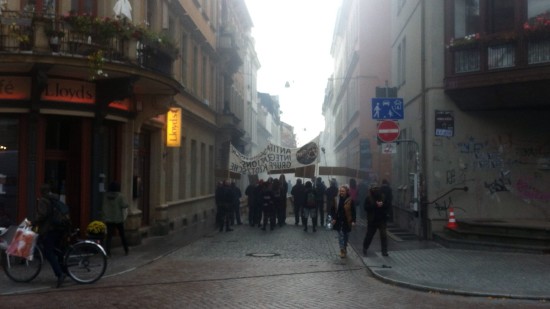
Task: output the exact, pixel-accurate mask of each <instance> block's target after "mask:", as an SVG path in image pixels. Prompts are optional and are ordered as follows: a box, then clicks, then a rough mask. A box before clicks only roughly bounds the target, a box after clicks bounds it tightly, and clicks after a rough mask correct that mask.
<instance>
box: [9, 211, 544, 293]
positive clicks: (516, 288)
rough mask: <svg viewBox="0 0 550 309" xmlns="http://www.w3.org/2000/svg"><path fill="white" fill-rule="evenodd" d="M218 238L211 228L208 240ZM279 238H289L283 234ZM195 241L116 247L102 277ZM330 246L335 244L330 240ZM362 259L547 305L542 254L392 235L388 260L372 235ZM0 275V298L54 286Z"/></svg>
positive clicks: (355, 236)
mask: <svg viewBox="0 0 550 309" xmlns="http://www.w3.org/2000/svg"><path fill="white" fill-rule="evenodd" d="M289 221H293V219H292V220H291V219H289ZM289 227H292V226H289ZM239 231H241V232H244V233H247V231H249V229H247V228H246V227H244V226H243V227H242V228H238V229H236V231H235V232H233V233H241V232H239ZM288 231H292V229H288ZM365 231H366V225H365V222H364V220H363V221H361V220H360V221H359V222H358V224H357V225H356V228H355V230H354V231H353V232H352V233H351V237H350V243H351V245H352V247H353V249H354V250H355V251H356V252H357V256H359V257H361V256H362V241H363V237H364V235H365ZM223 234H225V233H223ZM223 234H219V233H217V232H216V231H215V230H214V229H212V233H211V235H212V236H211V237H217V235H223ZM246 235H247V237H251V236H250V235H262V234H261V233H257V234H252V233H247V234H246ZM284 235H294V234H293V232H289V233H285V234H284ZM322 235H324V236H323V237H334V233H333V232H327V231H319V232H318V233H317V235H316V236H317V237H319V236H322ZM197 237H198V235H196V231H195V230H194V229H193V228H189V229H186V230H185V231H182V230H179V231H175V232H172V233H171V234H169V235H167V236H162V237H149V238H146V239H144V241H143V243H142V244H141V245H139V246H136V247H131V248H130V254H129V255H128V256H124V254H123V251H122V249H121V248H115V249H113V251H112V254H113V257H112V258H111V259H109V266H108V269H107V272H106V274H105V277H104V278H106V277H109V276H115V275H118V274H121V273H124V272H128V271H132V270H134V269H136V268H139V267H141V266H143V265H146V264H149V263H152V262H154V261H155V260H157V259H159V258H161V257H163V256H165V255H167V254H169V253H171V252H174V251H175V250H178V249H180V248H181V247H184V246H186V245H187V244H189V243H190V242H192V241H194V240H196V239H197ZM252 237H253V236H252ZM258 237H260V236H258ZM288 237H290V236H288ZM321 243H327V242H326V241H322V242H320V244H321ZM330 243H335V242H334V241H333V240H330ZM350 258H351V256H350ZM362 261H363V263H364V264H365V265H366V266H367V267H368V269H369V270H370V272H371V273H372V274H373V276H375V277H376V278H378V279H380V280H382V281H385V282H389V283H392V284H396V285H400V286H404V287H407V288H412V289H418V290H424V291H434V292H441V293H451V294H460V295H472V296H487V297H507V298H517V299H531V300H545V301H550V280H548V274H550V256H548V255H534V254H522V253H502V252H488V251H471V250H456V249H446V248H444V247H441V246H440V245H438V244H437V243H435V242H432V241H419V240H403V241H400V239H399V237H396V236H393V235H392V236H391V237H390V238H389V257H383V256H382V255H381V253H380V243H379V236H378V234H377V235H375V237H374V240H373V243H372V244H371V247H370V248H369V252H368V256H367V257H362ZM0 269H1V268H0ZM0 272H2V271H1V270H0ZM0 277H1V278H0V295H7V294H13V293H25V292H31V291H33V292H36V291H40V290H46V289H51V288H53V286H54V285H55V280H54V276H53V273H52V271H51V269H50V266H49V265H48V264H47V263H46V264H45V265H44V268H43V270H42V272H41V274H40V275H39V277H38V278H36V279H35V280H33V281H32V282H30V283H15V282H12V281H10V280H9V279H8V278H7V277H6V276H5V275H4V274H1V275H0ZM74 285H75V283H74V282H72V280H70V279H66V281H65V284H64V286H74Z"/></svg>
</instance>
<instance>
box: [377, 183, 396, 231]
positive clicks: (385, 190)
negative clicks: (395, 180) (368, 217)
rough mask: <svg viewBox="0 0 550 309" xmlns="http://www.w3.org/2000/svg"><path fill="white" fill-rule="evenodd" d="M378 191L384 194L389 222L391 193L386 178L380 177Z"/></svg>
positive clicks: (390, 219)
mask: <svg viewBox="0 0 550 309" xmlns="http://www.w3.org/2000/svg"><path fill="white" fill-rule="evenodd" d="M380 192H382V195H383V196H384V205H386V209H387V219H388V221H389V222H393V206H392V205H393V204H392V203H393V193H392V189H391V186H390V183H389V182H388V180H386V179H382V186H381V187H380Z"/></svg>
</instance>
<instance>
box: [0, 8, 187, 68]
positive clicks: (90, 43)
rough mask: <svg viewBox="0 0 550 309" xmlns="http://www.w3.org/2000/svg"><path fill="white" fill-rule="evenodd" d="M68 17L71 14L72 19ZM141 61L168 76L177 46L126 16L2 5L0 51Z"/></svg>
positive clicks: (111, 60)
mask: <svg viewBox="0 0 550 309" xmlns="http://www.w3.org/2000/svg"><path fill="white" fill-rule="evenodd" d="M71 18H72V19H71ZM98 52H100V53H101V56H102V58H103V61H104V62H116V63H122V64H128V65H135V66H139V67H141V68H143V69H147V70H151V71H154V72H156V73H160V74H163V75H166V76H171V74H172V65H173V62H174V60H175V58H176V57H177V53H178V51H177V49H176V48H174V47H173V44H171V43H170V42H169V41H168V40H166V39H165V38H163V37H162V36H161V35H158V34H155V33H153V32H151V31H148V30H147V29H143V28H139V27H137V26H135V25H133V24H131V23H129V22H127V21H125V20H116V19H109V18H105V19H99V18H91V17H89V16H76V15H75V16H48V17H45V16H37V15H29V14H21V13H20V12H13V11H3V12H2V15H1V17H0V53H3V54H13V55H15V54H28V55H49V56H58V57H71V58H84V59H90V57H91V56H92V57H93V56H94V55H97V53H98Z"/></svg>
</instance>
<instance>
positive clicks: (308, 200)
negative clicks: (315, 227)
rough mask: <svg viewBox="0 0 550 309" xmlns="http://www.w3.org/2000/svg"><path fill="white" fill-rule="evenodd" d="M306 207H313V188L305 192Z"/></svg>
mask: <svg viewBox="0 0 550 309" xmlns="http://www.w3.org/2000/svg"><path fill="white" fill-rule="evenodd" d="M306 207H307V208H315V193H314V192H313V190H309V191H307V193H306Z"/></svg>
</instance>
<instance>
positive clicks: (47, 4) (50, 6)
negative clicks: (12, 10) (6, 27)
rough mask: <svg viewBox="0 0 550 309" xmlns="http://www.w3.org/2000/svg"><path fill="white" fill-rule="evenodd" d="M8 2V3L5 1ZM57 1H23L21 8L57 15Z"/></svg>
mask: <svg viewBox="0 0 550 309" xmlns="http://www.w3.org/2000/svg"><path fill="white" fill-rule="evenodd" d="M4 2H7V1H4ZM55 2H56V0H27V1H21V8H22V9H24V10H25V9H26V10H34V11H35V12H42V11H46V12H48V13H55V12H56V6H55Z"/></svg>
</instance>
